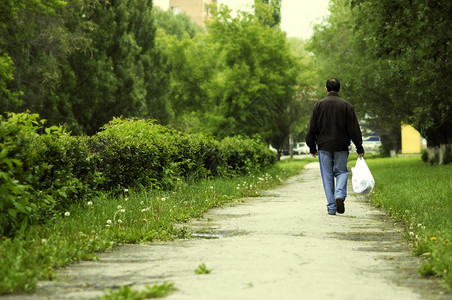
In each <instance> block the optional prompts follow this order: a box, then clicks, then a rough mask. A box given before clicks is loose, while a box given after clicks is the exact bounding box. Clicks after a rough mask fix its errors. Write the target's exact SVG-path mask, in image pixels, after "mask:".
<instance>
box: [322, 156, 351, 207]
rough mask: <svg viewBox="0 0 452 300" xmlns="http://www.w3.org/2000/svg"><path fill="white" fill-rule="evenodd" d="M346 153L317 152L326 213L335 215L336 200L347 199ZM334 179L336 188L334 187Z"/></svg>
mask: <svg viewBox="0 0 452 300" xmlns="http://www.w3.org/2000/svg"><path fill="white" fill-rule="evenodd" d="M347 160H348V151H333V152H331V151H323V150H319V163H320V173H321V175H322V182H323V189H324V190H325V195H326V200H327V202H328V204H327V205H326V207H327V209H328V213H336V209H337V207H336V199H339V198H342V199H345V197H347V179H348V169H347ZM334 178H336V186H335V185H334Z"/></svg>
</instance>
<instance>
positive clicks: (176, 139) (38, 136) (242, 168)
mask: <svg viewBox="0 0 452 300" xmlns="http://www.w3.org/2000/svg"><path fill="white" fill-rule="evenodd" d="M0 122H1V125H2V126H1V127H0V144H1V150H0V197H1V198H0V200H1V202H0V213H1V216H0V225H1V230H0V231H1V232H0V234H2V235H11V234H13V232H14V231H15V230H17V228H19V227H20V226H21V224H22V222H41V221H44V220H46V219H49V218H51V217H52V216H53V215H55V214H57V213H61V212H64V211H66V210H67V209H68V208H69V207H70V206H72V205H73V204H79V203H82V202H83V201H85V200H86V199H88V198H90V197H92V196H94V195H96V194H98V193H108V192H113V193H118V192H121V191H123V189H125V188H129V187H138V188H157V189H170V188H172V187H174V186H175V185H176V184H177V182H178V181H179V180H185V181H194V180H198V179H201V178H208V177H213V176H232V175H242V174H246V173H249V172H251V171H258V170H262V169H264V168H267V167H269V166H271V165H272V164H274V163H275V162H276V155H275V154H274V153H273V152H271V151H270V150H269V149H268V148H267V147H265V145H263V144H262V143H260V142H259V141H257V140H254V139H246V138H241V137H230V138H226V139H224V140H222V141H221V142H219V141H217V140H216V139H214V138H212V137H209V136H205V135H202V134H187V133H183V132H179V131H176V130H172V129H170V128H167V127H164V126H161V125H157V124H155V123H154V122H153V121H150V120H140V119H120V118H116V119H113V120H112V121H111V122H110V123H108V124H106V125H105V126H104V127H103V129H102V131H100V132H99V133H97V134H96V135H94V136H93V137H86V136H75V137H74V136H70V134H68V133H66V132H65V128H64V127H63V126H52V127H49V128H45V127H44V123H45V121H44V120H39V116H38V115H36V114H28V113H24V114H10V115H9V117H8V118H7V119H4V118H2V119H0Z"/></svg>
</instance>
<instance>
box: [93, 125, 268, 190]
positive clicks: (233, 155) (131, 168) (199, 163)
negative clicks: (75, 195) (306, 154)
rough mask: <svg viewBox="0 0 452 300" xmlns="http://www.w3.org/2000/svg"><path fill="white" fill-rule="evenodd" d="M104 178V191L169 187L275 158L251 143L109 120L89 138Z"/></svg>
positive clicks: (261, 165)
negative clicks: (97, 156) (219, 140)
mask: <svg viewBox="0 0 452 300" xmlns="http://www.w3.org/2000/svg"><path fill="white" fill-rule="evenodd" d="M91 148H92V150H93V151H95V152H96V153H98V154H99V156H100V158H101V162H100V165H99V169H100V170H101V171H102V173H103V174H104V175H105V177H106V181H105V183H104V190H111V189H119V190H120V189H123V188H126V187H131V186H133V187H136V186H143V187H146V186H148V187H149V186H151V187H155V188H168V187H172V186H173V185H174V184H175V183H176V182H177V180H178V179H181V178H182V179H185V180H188V179H189V180H195V179H199V178H204V177H206V176H223V175H225V174H229V175H231V174H244V173H246V172H248V171H250V170H251V168H256V169H258V170H259V169H263V168H266V167H268V166H270V165H272V164H274V163H275V155H274V153H272V152H271V151H270V150H269V149H267V147H265V145H263V144H262V143H259V142H258V141H256V140H253V139H245V138H239V137H237V138H225V139H224V140H223V141H221V142H220V143H219V142H217V141H216V140H215V139H213V138H211V137H207V136H204V135H201V134H196V135H193V134H183V133H181V132H178V131H175V130H171V129H168V128H165V127H163V126H161V125H157V124H155V123H154V122H153V121H145V120H139V119H137V120H133V119H124V120H123V119H114V120H113V121H111V122H110V123H109V124H107V125H106V126H104V128H103V131H101V132H99V133H97V134H96V135H95V136H93V138H92V140H91Z"/></svg>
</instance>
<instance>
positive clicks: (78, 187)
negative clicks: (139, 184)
mask: <svg viewBox="0 0 452 300" xmlns="http://www.w3.org/2000/svg"><path fill="white" fill-rule="evenodd" d="M44 122H45V121H44V120H39V119H38V115H36V114H12V113H11V114H9V118H8V119H5V118H0V124H1V126H0V145H1V146H2V148H1V152H0V167H1V169H0V174H1V177H0V191H1V193H0V197H1V202H0V211H1V217H0V223H1V226H0V228H1V232H0V234H3V235H9V234H12V233H13V232H14V231H15V230H16V229H17V228H19V227H20V226H21V223H22V222H23V221H27V222H38V221H42V220H43V219H45V218H48V217H50V216H52V215H53V214H54V213H55V212H58V211H61V210H63V209H65V208H67V207H68V206H70V205H72V204H74V203H77V202H78V201H82V200H83V199H84V198H86V197H89V196H92V195H93V194H95V190H96V187H97V184H98V183H100V182H101V177H100V176H99V174H98V173H97V172H96V164H97V163H96V157H95V156H94V155H93V154H91V152H90V151H89V150H88V147H87V143H86V139H85V138H82V137H79V138H76V137H71V136H69V135H68V134H66V133H65V131H64V128H63V127H57V126H52V127H48V128H44V126H43V124H44Z"/></svg>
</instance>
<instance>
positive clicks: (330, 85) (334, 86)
mask: <svg viewBox="0 0 452 300" xmlns="http://www.w3.org/2000/svg"><path fill="white" fill-rule="evenodd" d="M340 89H341V82H340V81H339V79H337V78H330V79H328V80H327V81H326V90H327V91H328V92H339V90H340Z"/></svg>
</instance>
